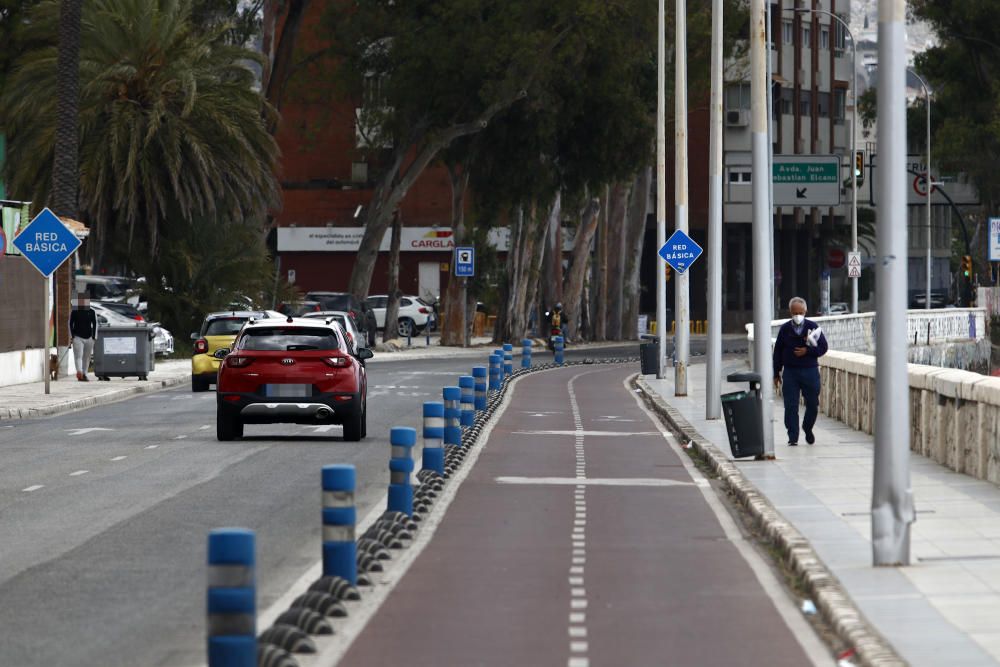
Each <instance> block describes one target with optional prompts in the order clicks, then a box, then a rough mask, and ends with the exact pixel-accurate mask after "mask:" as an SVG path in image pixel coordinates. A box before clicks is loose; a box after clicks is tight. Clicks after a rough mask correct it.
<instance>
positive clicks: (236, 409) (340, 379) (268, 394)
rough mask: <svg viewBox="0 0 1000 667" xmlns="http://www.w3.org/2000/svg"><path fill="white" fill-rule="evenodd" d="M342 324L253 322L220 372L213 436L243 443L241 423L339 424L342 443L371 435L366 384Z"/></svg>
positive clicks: (360, 356)
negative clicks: (238, 440)
mask: <svg viewBox="0 0 1000 667" xmlns="http://www.w3.org/2000/svg"><path fill="white" fill-rule="evenodd" d="M352 349H353V348H352V346H351V345H350V344H349V343H348V342H347V336H346V335H345V334H344V331H343V329H342V328H341V327H340V325H339V324H337V323H336V322H333V321H330V320H328V321H326V322H324V321H322V320H315V319H309V320H306V319H294V318H291V317H289V318H288V319H285V320H281V319H266V320H260V321H254V320H250V321H249V322H248V323H247V324H246V326H244V327H243V329H242V330H241V331H240V333H239V335H238V336H237V338H236V342H235V343H234V344H233V348H232V351H231V352H230V353H229V354H228V355H227V356H226V358H225V360H224V361H223V362H222V365H221V367H220V368H219V383H218V392H217V398H216V401H217V407H218V412H217V415H216V435H217V437H218V438H219V440H233V439H234V438H241V437H243V425H244V424H273V423H292V424H342V425H343V426H344V439H345V440H349V441H358V440H361V439H362V438H364V437H365V435H366V433H365V431H366V430H367V424H366V422H367V419H366V418H367V411H366V406H367V394H368V380H367V376H366V374H365V365H364V361H365V359H370V358H371V357H372V352H371V350H369V349H367V348H360V349H359V350H358V353H357V356H355V355H354V354H352V353H351V350H352Z"/></svg>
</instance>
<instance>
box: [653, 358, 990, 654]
mask: <svg viewBox="0 0 1000 667" xmlns="http://www.w3.org/2000/svg"><path fill="white" fill-rule="evenodd" d="M745 368H746V365H745V363H743V362H741V361H738V360H735V359H734V360H732V362H731V363H730V364H726V363H724V368H723V371H722V377H723V378H725V377H726V375H728V374H729V373H730V372H733V371H735V370H745ZM705 371H706V368H705V365H704V364H696V365H691V366H689V370H688V396H686V397H675V396H674V395H673V394H674V385H673V376H672V374H669V375H668V378H667V379H664V380H656V379H655V378H652V377H649V376H647V377H646V378H644V380H645V383H646V385H647V386H648V387H650V388H651V389H652V390H653V391H655V392H656V393H658V394H659V395H660V397H661V398H662V399H663V401H664V402H666V403H667V404H668V405H669V406H670V407H671V408H673V409H674V410H675V411H676V412H677V413H680V416H681V417H682V418H683V420H686V421H687V424H688V425H689V426H690V427H692V428H693V429H694V431H696V432H697V434H699V435H700V436H701V437H700V438H699V439H701V440H707V441H709V442H711V443H712V444H714V445H715V448H717V449H718V450H719V451H720V452H723V453H724V456H725V457H726V458H727V459H731V453H730V450H729V444H728V439H727V436H726V430H725V423H724V421H723V420H721V419H720V420H713V421H709V420H706V419H705ZM745 389H746V385H733V384H729V383H727V382H725V381H724V382H723V392H729V391H738V390H745ZM800 418H801V412H800ZM783 420H784V410H783V409H782V405H781V402H780V401H776V402H775V404H774V433H775V435H774V442H775V452H776V454H777V457H778V458H777V460H776V461H752V460H746V459H741V460H739V461H735V462H733V463H734V464H735V466H736V467H737V468H738V470H739V472H741V473H742V474H743V475H744V476H745V477H746V479H747V480H749V482H750V483H752V485H753V486H755V487H756V489H757V491H759V492H760V494H762V495H763V496H765V497H766V498H767V500H769V501H770V503H771V505H773V507H774V508H775V509H776V510H777V512H779V513H780V515H781V516H782V517H784V519H785V520H786V521H787V522H789V523H791V524H792V526H794V528H796V529H798V531H799V532H800V533H801V534H802V535H804V536H805V538H806V539H807V540H808V542H809V544H810V545H811V546H812V548H813V549H814V550H815V552H816V553H817V555H818V556H819V558H820V559H821V560H822V562H823V563H825V565H826V567H827V568H828V569H829V570H830V571H831V572H832V574H833V575H834V576H835V577H836V579H838V580H839V582H840V584H841V585H842V588H843V590H844V591H845V592H846V594H847V595H848V596H849V597H850V599H851V600H853V602H854V604H855V605H856V607H857V608H858V610H859V611H860V612H861V613H862V614H863V615H864V617H866V618H867V620H868V621H869V622H870V623H871V624H872V625H873V626H874V628H875V629H876V630H877V631H878V632H879V633H881V635H882V636H883V637H885V638H886V639H887V640H888V641H889V642H890V643H891V644H892V646H893V647H894V648H895V649H896V651H897V652H898V653H899V654H900V656H902V657H903V658H904V659H905V660H906V661H907V662H908V663H909V664H911V665H913V666H914V667H920V666H923V665H927V666H940V665H949V666H956V665H969V666H971V665H977V666H980V665H998V664H1000V620H998V619H1000V487H997V486H996V485H993V484H991V483H989V482H984V481H980V480H976V479H974V478H972V477H968V476H966V475H962V474H959V473H956V472H953V471H951V470H948V469H947V468H945V467H944V466H941V465H938V464H937V463H934V462H933V461H931V460H929V459H927V458H925V457H923V456H919V455H917V454H912V455H911V457H912V458H911V476H912V488H913V495H914V499H915V502H916V507H917V522H916V523H915V524H913V526H912V534H911V537H912V558H911V560H912V564H911V565H910V566H908V567H899V568H875V567H873V566H872V548H871V519H870V508H871V487H872V454H873V452H872V450H873V439H872V436H870V435H867V434H865V433H862V432H860V431H855V430H853V429H851V428H849V427H847V426H846V425H844V424H842V423H840V422H838V421H835V420H832V419H828V418H826V417H825V416H824V415H820V417H819V421H818V422H817V424H816V428H815V430H814V432H815V434H816V444H815V445H813V446H808V445H805V444H800V445H799V446H798V447H788V445H787V444H786V443H787V441H788V438H787V436H786V434H785V432H784V426H783V423H784V421H783ZM786 555H788V554H786ZM817 606H819V604H817Z"/></svg>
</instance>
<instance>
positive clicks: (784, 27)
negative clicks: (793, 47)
mask: <svg viewBox="0 0 1000 667" xmlns="http://www.w3.org/2000/svg"><path fill="white" fill-rule="evenodd" d="M794 40H795V26H794V25H793V24H792V22H791V21H782V22H781V41H783V42H784V43H785V44H791V43H792V42H793V41H794Z"/></svg>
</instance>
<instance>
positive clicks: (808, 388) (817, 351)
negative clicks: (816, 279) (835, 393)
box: [774, 296, 828, 447]
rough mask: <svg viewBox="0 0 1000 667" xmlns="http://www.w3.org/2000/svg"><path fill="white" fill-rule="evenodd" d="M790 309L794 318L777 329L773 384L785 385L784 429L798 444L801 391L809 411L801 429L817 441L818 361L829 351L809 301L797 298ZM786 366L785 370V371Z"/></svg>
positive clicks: (791, 442) (809, 439)
mask: <svg viewBox="0 0 1000 667" xmlns="http://www.w3.org/2000/svg"><path fill="white" fill-rule="evenodd" d="M788 312H789V314H790V315H791V316H792V319H790V320H789V321H787V322H785V323H784V324H782V325H781V328H780V329H778V338H777V340H776V341H775V343H774V386H775V387H782V395H783V396H784V399H785V429H786V430H787V431H788V445H789V446H790V447H795V446H796V445H798V444H799V394H800V393H801V395H802V398H803V400H804V401H805V404H806V414H805V416H804V417H803V418H802V431H803V432H804V433H805V434H806V442H807V443H809V444H810V445H811V444H813V443H814V442H816V437H815V436H814V435H813V425H815V424H816V413H817V412H818V411H819V362H818V361H817V359H819V358H820V357H822V356H823V355H824V354H826V351H827V349H828V348H827V343H826V336H825V335H823V330H822V329H820V328H819V325H818V324H816V323H815V322H812V321H810V320H807V319H806V301H805V299H803V298H802V297H798V296H797V297H794V298H792V300H791V301H789V302H788ZM782 369H784V373H782Z"/></svg>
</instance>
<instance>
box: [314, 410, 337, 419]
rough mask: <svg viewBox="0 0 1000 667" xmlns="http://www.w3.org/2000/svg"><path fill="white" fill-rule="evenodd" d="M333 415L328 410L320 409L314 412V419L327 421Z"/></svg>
mask: <svg viewBox="0 0 1000 667" xmlns="http://www.w3.org/2000/svg"><path fill="white" fill-rule="evenodd" d="M331 415H333V411H332V410H331V409H330V408H320V409H319V410H317V411H316V419H329V418H330V416H331Z"/></svg>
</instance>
